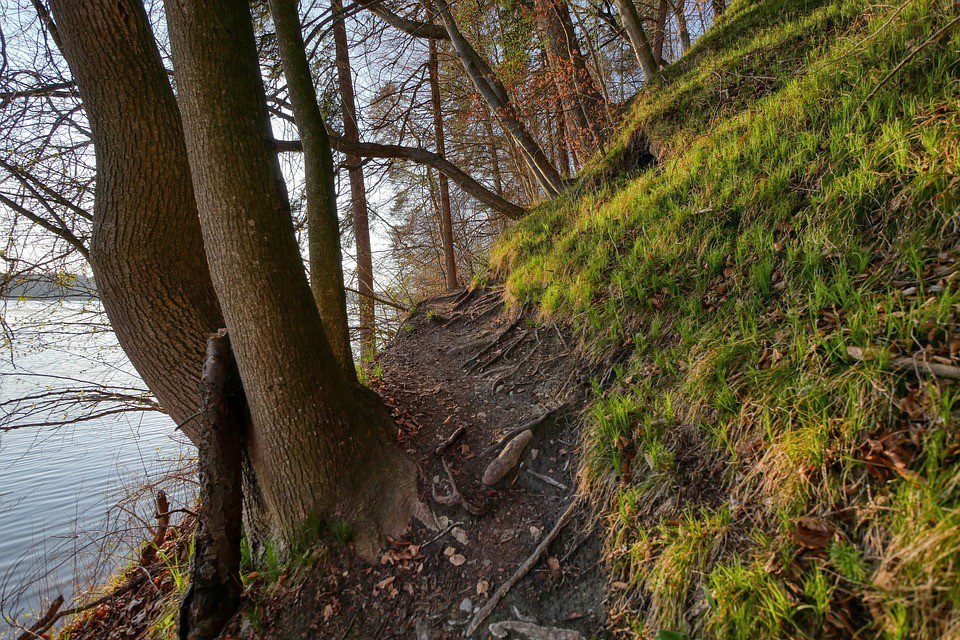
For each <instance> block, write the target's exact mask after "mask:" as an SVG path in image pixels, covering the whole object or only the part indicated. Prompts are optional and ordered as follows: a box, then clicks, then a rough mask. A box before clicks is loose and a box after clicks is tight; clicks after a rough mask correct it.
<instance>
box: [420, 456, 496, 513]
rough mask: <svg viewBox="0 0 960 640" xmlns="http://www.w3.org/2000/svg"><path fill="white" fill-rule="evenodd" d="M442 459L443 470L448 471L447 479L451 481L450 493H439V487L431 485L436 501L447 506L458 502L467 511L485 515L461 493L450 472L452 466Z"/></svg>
mask: <svg viewBox="0 0 960 640" xmlns="http://www.w3.org/2000/svg"><path fill="white" fill-rule="evenodd" d="M440 461H441V462H442V463H443V470H444V471H446V472H447V479H448V480H449V481H450V494H449V495H446V496H444V495H440V494H438V493H437V487H436V486H435V485H434V486H433V487H430V493H431V494H432V496H433V499H434V501H436V502H437V503H438V504H442V505H445V506H450V505H455V504H458V505H460V506H461V507H463V508H464V509H465V510H466V511H467V513H470V514H473V515H475V516H479V515H483V510H482V509H480V508H479V507H477V506H476V505H474V504H473V503H471V502H470V501H469V500H467V499H466V498H464V497H463V494H462V493H460V489H458V488H457V481H456V480H454V479H453V474H452V473H451V472H450V467H449V466H448V465H447V461H446V460H445V459H443V458H440Z"/></svg>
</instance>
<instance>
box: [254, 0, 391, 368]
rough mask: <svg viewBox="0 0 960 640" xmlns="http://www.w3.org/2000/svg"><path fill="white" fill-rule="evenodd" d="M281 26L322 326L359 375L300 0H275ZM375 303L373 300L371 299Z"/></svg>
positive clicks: (329, 163)
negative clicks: (300, 146)
mask: <svg viewBox="0 0 960 640" xmlns="http://www.w3.org/2000/svg"><path fill="white" fill-rule="evenodd" d="M270 12H271V14H272V15H273V22H274V25H275V26H276V31H277V45H278V48H279V50H280V58H281V61H282V63H283V73H284V76H285V77H286V79H287V89H288V91H289V93H290V103H291V105H292V106H293V117H294V119H295V120H296V122H297V129H298V130H299V132H300V141H301V143H302V144H303V168H304V174H305V176H304V177H305V180H306V192H307V233H308V234H309V253H310V288H311V289H312V290H313V297H314V298H315V299H316V302H317V307H318V308H319V310H320V317H321V318H323V327H324V330H325V331H326V334H327V338H328V339H329V340H330V346H331V347H332V348H333V353H334V355H336V357H337V360H338V361H339V362H340V365H341V366H342V367H343V370H344V372H345V374H346V376H347V378H348V379H349V378H353V377H355V376H356V368H355V367H354V365H353V353H352V352H351V349H350V328H349V326H348V324H347V296H346V289H344V282H343V256H342V254H341V252H340V223H339V220H338V219H337V194H336V191H335V190H334V185H333V178H334V175H333V151H332V150H331V149H330V138H329V137H328V136H327V126H326V124H325V123H324V121H323V114H322V113H321V112H320V106H319V105H318V104H317V92H316V89H314V85H313V76H312V74H311V73H310V63H309V62H308V61H307V53H306V50H305V49H304V45H303V33H302V31H301V26H300V15H299V13H298V10H297V0H270ZM371 302H372V300H371Z"/></svg>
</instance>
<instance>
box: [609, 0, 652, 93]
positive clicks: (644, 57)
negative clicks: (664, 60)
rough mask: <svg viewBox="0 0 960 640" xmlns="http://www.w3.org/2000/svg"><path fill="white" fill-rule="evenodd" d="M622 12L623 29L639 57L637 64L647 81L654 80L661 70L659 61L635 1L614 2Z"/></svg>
mask: <svg viewBox="0 0 960 640" xmlns="http://www.w3.org/2000/svg"><path fill="white" fill-rule="evenodd" d="M613 3H614V4H615V5H616V7H617V11H619V12H620V19H621V20H622V21H623V28H624V29H625V30H626V32H627V37H628V38H630V45H631V46H632V47H633V53H634V55H636V56H637V62H639V63H640V68H641V69H642V70H643V75H644V77H646V79H647V81H648V82H649V81H650V80H652V79H653V77H654V76H655V75H656V74H657V71H659V70H660V66H659V65H658V64H657V59H656V58H655V57H654V56H653V49H651V47H650V40H648V39H647V32H646V31H644V29H643V22H642V21H641V20H640V14H639V13H638V12H637V6H636V5H635V4H633V0H613Z"/></svg>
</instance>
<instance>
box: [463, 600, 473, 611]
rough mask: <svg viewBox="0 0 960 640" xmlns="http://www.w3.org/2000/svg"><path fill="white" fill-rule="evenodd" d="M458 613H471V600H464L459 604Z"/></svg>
mask: <svg viewBox="0 0 960 640" xmlns="http://www.w3.org/2000/svg"><path fill="white" fill-rule="evenodd" d="M460 611H463V612H464V613H470V612H471V611H473V600H471V599H470V598H464V599H463V602H461V603H460Z"/></svg>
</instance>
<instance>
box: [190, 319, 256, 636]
mask: <svg viewBox="0 0 960 640" xmlns="http://www.w3.org/2000/svg"><path fill="white" fill-rule="evenodd" d="M200 398H201V403H202V411H203V414H202V419H201V427H200V429H201V430H200V441H199V442H198V445H197V448H198V450H199V456H198V459H199V466H200V515H199V518H198V520H197V533H196V537H195V539H194V552H193V560H192V566H191V568H190V586H189V588H188V590H187V592H186V594H184V597H183V600H182V602H181V604H180V629H179V631H180V633H179V638H180V640H213V639H214V638H218V637H219V636H220V632H221V631H222V630H223V628H224V626H225V625H226V624H227V622H229V621H230V618H232V617H233V614H234V613H235V612H236V610H237V606H238V604H239V602H240V595H241V593H242V592H243V585H242V584H241V582H240V536H241V534H240V522H241V520H242V514H243V496H242V489H241V484H242V480H241V478H242V476H241V470H242V466H241V465H242V458H243V448H244V447H243V440H244V428H245V424H246V402H245V401H244V399H243V387H242V385H241V384H240V376H239V374H238V373H237V363H236V361H235V360H234V358H233V352H232V351H231V350H230V338H229V336H227V332H226V331H223V330H221V331H218V332H217V333H215V334H213V335H212V336H210V338H209V339H208V340H207V357H206V361H205V362H204V363H203V375H202V376H201V386H200Z"/></svg>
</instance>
